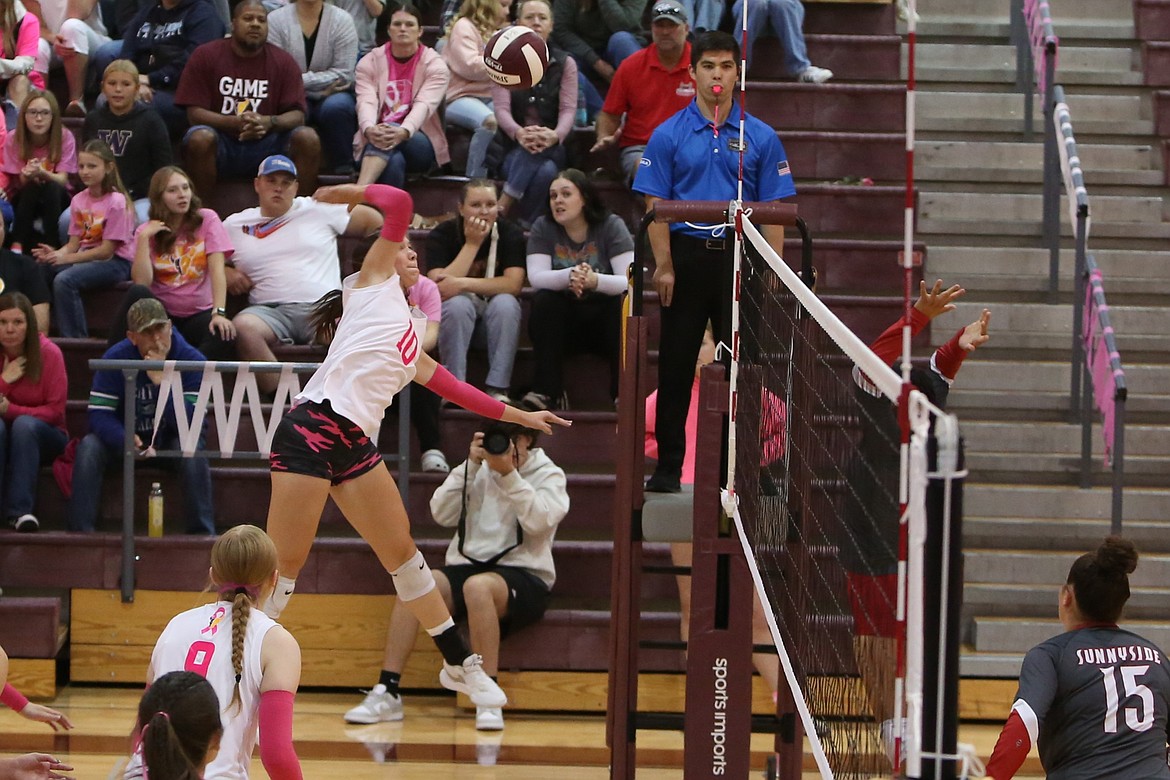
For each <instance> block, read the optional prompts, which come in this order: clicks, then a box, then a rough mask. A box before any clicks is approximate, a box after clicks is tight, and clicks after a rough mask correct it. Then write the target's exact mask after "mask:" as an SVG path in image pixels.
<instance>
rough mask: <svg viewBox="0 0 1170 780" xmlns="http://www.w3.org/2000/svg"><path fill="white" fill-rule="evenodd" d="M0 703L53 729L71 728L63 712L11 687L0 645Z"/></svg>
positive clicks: (6, 661) (5, 656)
mask: <svg viewBox="0 0 1170 780" xmlns="http://www.w3.org/2000/svg"><path fill="white" fill-rule="evenodd" d="M0 704H3V705H4V706H5V707H7V708H8V709H10V710H12V711H13V712H15V713H16V714H17V715H21V716H23V717H25V718H28V719H29V720H35V721H39V722H40V723H48V724H49V726H50V727H51V728H52V729H53V731H57V730H58V729H64V730H66V731H68V730H69V729H71V728H73V722H72V721H70V720H69V718H68V716H66V715H65V714H64V713H61V712H58V711H57V710H55V709H52V708H51V707H46V706H45V705H43V704H33V703H32V702H30V701H29V700H28V699H26V698H25V697H24V695H23V694H21V692H20V691H18V690H16V689H15V688H13V687H12V683H10V682H8V654H7V653H5V652H4V648H3V647H0ZM66 769H67V770H68V767H66Z"/></svg>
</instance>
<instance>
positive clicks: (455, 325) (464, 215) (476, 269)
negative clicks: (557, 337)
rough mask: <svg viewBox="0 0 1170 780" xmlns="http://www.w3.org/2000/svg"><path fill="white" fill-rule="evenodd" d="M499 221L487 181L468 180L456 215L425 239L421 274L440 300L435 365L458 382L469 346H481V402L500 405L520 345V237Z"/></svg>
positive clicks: (492, 186)
mask: <svg viewBox="0 0 1170 780" xmlns="http://www.w3.org/2000/svg"><path fill="white" fill-rule="evenodd" d="M499 214H500V210H499V206H498V205H497V201H496V185H495V184H494V183H493V182H491V181H488V180H487V179H472V180H471V181H469V182H467V184H465V185H463V194H462V197H461V198H460V201H459V213H458V214H456V215H455V218H454V219H449V220H447V221H445V222H441V223H439V224H438V225H437V226H436V227H435V228H434V229H433V230H431V233H430V235H429V236H428V237H427V265H428V266H429V267H430V271H429V273H428V274H427V275H428V276H430V277H431V279H433V280H434V281H436V282H437V283H438V285H439V293H440V294H441V295H442V297H443V325H442V326H441V327H440V328H439V354H440V356H441V357H442V359H443V365H444V366H445V367H446V368H447V370H448V371H450V372H451V373H452V374H453V375H454V376H455V377H456V378H457V379H459V380H462V381H466V380H467V350H468V349H470V348H471V345H472V342H473V341H478V342H479V343H480V344H486V345H487V351H488V375H487V392H488V395H490V396H492V397H493V398H495V399H497V400H499V401H503V402H504V403H508V390H509V388H510V387H511V384H512V364H513V362H514V361H515V359H516V345H517V343H518V342H519V340H520V300H519V296H520V290H521V288H523V287H524V255H525V251H524V234H523V233H522V232H521V231H520V229H519V228H518V227H516V226H515V225H514V224H512V223H511V222H508V221H507V220H501V219H499Z"/></svg>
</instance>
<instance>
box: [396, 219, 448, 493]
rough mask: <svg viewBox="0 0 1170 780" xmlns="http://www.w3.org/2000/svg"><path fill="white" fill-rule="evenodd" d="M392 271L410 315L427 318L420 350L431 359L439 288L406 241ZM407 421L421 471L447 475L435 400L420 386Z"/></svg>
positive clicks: (414, 387) (412, 397) (413, 387)
mask: <svg viewBox="0 0 1170 780" xmlns="http://www.w3.org/2000/svg"><path fill="white" fill-rule="evenodd" d="M395 267H396V268H397V269H398V281H399V283H400V284H401V285H402V294H403V295H405V296H406V303H407V305H408V306H410V308H411V312H412V313H413V312H416V311H417V312H421V313H422V315H423V316H425V317H426V318H427V326H426V330H425V331H424V332H423V337H422V350H423V352H425V353H427V354H428V355H431V356H432V357H433V356H434V354H435V347H437V346H438V345H439V323H440V322H442V319H443V302H442V300H441V298H440V295H439V286H438V285H437V284H435V283H434V282H432V281H431V280H430V279H428V278H427V277H425V276H423V275H422V274H421V273H420V272H419V270H418V254H417V253H416V252H415V251H414V248H413V247H412V246H411V245H410V239H409V238H408V239H406V241H405V242H404V243H403V247H402V249H401V250H399V252H398V257H397V259H396V263H395ZM410 421H411V423H412V424H413V425H414V432H415V434H416V435H417V436H418V450H419V452H421V453H422V456H421V457H420V458H419V465H420V466H421V467H422V470H423V471H437V472H442V473H444V474H445V473H447V472H448V471H450V470H451V467H450V466H449V465H448V464H447V456H446V455H444V454H443V450H442V448H441V447H442V440H441V438H440V435H439V396H437V395H435V394H434V392H432V391H431V390H428V389H427V388H426V387H424V386H423V385H419V384H413V385H411V387H410ZM399 424H401V421H400V422H399Z"/></svg>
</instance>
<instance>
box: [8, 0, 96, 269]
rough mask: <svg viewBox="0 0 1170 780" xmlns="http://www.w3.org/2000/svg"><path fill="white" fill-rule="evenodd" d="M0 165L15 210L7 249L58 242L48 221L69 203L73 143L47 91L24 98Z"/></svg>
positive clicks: (74, 167)
mask: <svg viewBox="0 0 1170 780" xmlns="http://www.w3.org/2000/svg"><path fill="white" fill-rule="evenodd" d="M0 2H3V0H0ZM2 167H3V171H4V173H5V174H7V175H8V177H9V179H8V182H9V189H10V191H11V194H10V198H11V200H12V204H13V207H14V211H15V215H16V216H15V220H14V222H15V226H14V229H13V235H12V248H13V251H23V247H28V248H29V249H32V248H33V247H34V246H36V245H37V244H39V243H45V242H52V243H54V244H56V243H58V242H57V241H56V239H57V238H58V236H57V235H56V231H55V230H53V229H52V226H55V225H56V224H57V220H58V218H60V216H61V212H62V211H64V210H65V207H66V206H68V205H69V191H70V182H69V174H71V173H77V144H76V143H75V142H74V140H73V133H70V132H69V131H67V130H64V129H63V128H62V125H61V111H60V109H58V107H57V98H55V97H53V93H52V92H39V91H34V92H30V93H29V95H28V97H27V98H25V100H24V103H23V104H22V105H21V107H20V117H19V119H18V121H17V124H16V132H15V133H9V134H8V139H7V140H6V141H5V142H4V161H3V166H2ZM37 220H40V224H41V229H40V230H38V229H37V227H36V222H37Z"/></svg>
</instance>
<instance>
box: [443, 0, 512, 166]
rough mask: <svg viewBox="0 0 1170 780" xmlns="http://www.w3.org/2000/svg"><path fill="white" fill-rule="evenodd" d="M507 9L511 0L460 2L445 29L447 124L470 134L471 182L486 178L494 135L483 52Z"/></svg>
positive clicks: (506, 15) (505, 21)
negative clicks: (448, 75)
mask: <svg viewBox="0 0 1170 780" xmlns="http://www.w3.org/2000/svg"><path fill="white" fill-rule="evenodd" d="M511 7H512V0H463V6H462V7H461V8H460V9H459V13H457V14H456V15H455V20H454V21H453V22H452V23H451V26H450V27H448V28H446V30H445V34H446V36H447V45H446V46H444V47H443V60H444V61H445V62H446V63H447V67H448V68H450V69H451V84H450V86H449V87H447V111H446V116H447V124H450V125H455V126H456V127H462V128H463V129H464V130H470V131H471V145H470V146H469V147H468V149H467V167H466V169H465V173H466V175H467V176H468V177H469V178H472V179H482V178H486V177H487V175H488V171H487V151H488V145H489V144H491V142H492V137H493V136H495V134H496V117H495V114H494V113H493V112H492V80H491V79H490V78H488V75H487V68H486V67H485V66H484V64H483V49H484V46H486V45H487V42H488V39H489V38H491V37H492V35H494V34H495V33H496V31H497V30H499V29H500V28H501V27H503V26H504V25H505V24H507V22H508V9H510V8H511Z"/></svg>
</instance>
